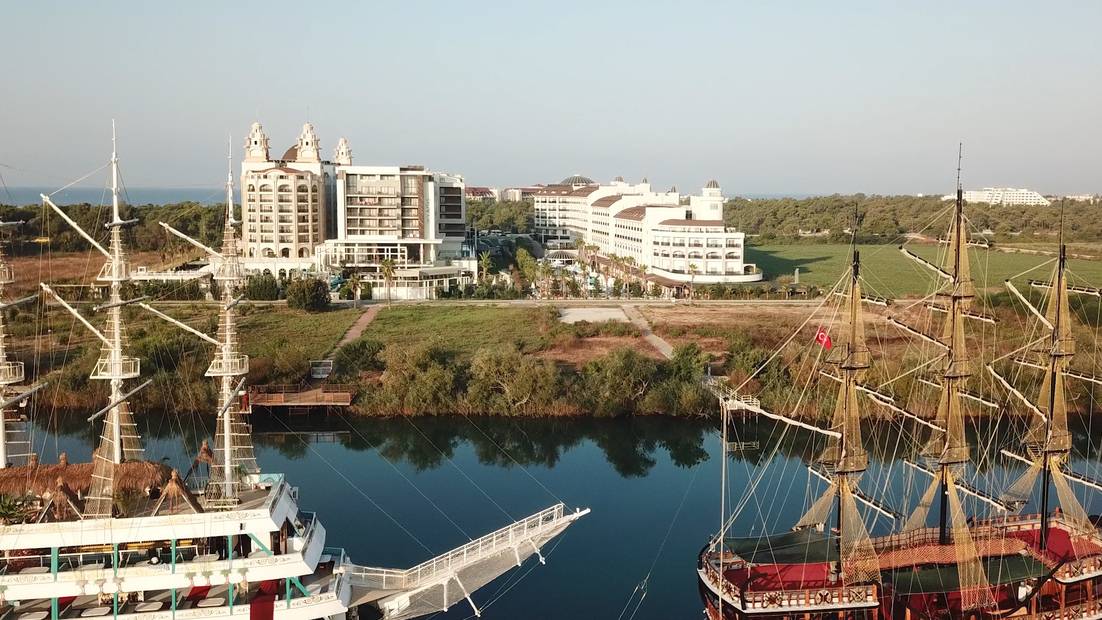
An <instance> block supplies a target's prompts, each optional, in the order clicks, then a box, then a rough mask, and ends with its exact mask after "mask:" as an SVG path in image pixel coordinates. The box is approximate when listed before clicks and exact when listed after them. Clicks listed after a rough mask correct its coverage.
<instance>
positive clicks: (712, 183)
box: [704, 179, 719, 189]
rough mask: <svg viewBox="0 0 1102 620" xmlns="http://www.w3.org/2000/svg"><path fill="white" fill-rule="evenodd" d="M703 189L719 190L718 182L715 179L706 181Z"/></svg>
mask: <svg viewBox="0 0 1102 620" xmlns="http://www.w3.org/2000/svg"><path fill="white" fill-rule="evenodd" d="M704 189H719V182H717V181H716V180H715V179H712V180H711V181H708V184H707V185H705V186H704Z"/></svg>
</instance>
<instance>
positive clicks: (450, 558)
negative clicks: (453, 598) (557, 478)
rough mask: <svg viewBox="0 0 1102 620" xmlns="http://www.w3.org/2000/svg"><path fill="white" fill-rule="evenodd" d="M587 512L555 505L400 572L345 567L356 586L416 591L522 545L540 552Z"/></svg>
mask: <svg viewBox="0 0 1102 620" xmlns="http://www.w3.org/2000/svg"><path fill="white" fill-rule="evenodd" d="M588 512H589V510H588V509H587V510H584V511H576V512H573V513H570V514H566V510H565V506H564V505H563V504H555V505H554V506H551V507H550V508H546V509H544V510H541V511H539V512H537V513H536V514H534V515H531V516H529V517H526V518H524V519H521V520H520V521H517V522H515V523H513V524H511V525H507V526H505V527H503V528H501V529H499V530H497V531H494V532H491V533H489V534H486V535H485V536H483V537H481V538H476V539H475V540H472V541H471V542H469V543H467V544H465V545H463V546H461V547H457V548H455V549H452V550H451V551H448V552H447V553H443V554H441V555H438V556H436V557H435V558H432V559H431V560H427V561H425V562H422V563H420V564H418V565H417V566H414V567H412V568H407V569H405V570H399V569H391V568H369V567H366V566H358V565H355V564H346V565H345V572H346V573H347V574H348V575H349V577H350V579H351V581H350V583H351V584H352V585H354V586H367V587H372V588H380V589H386V590H389V589H395V590H398V589H401V590H407V589H412V588H417V587H419V586H421V585H424V584H428V583H433V582H436V581H439V580H440V579H441V578H448V577H450V576H452V575H455V574H456V573H457V572H458V571H459V570H461V569H463V568H466V567H468V566H471V565H474V564H476V563H478V562H479V561H481V560H484V559H486V558H489V557H492V556H495V555H497V554H499V553H501V552H502V551H505V550H508V549H515V548H517V547H519V546H520V545H524V544H532V545H534V546H535V547H536V549H538V548H539V546H540V545H539V544H538V543H536V540H537V539H539V538H540V537H541V536H544V535H546V534H548V533H550V532H553V531H555V530H556V529H558V528H562V527H564V524H566V523H569V522H570V521H573V520H574V519H577V518H578V517H580V516H582V515H584V514H586V513H588Z"/></svg>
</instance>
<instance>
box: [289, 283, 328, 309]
mask: <svg viewBox="0 0 1102 620" xmlns="http://www.w3.org/2000/svg"><path fill="white" fill-rule="evenodd" d="M287 306H288V307H289V308H295V309H298V310H306V311H308V312H318V311H321V310H325V309H327V308H329V287H328V286H327V285H326V284H325V282H322V281H321V280H318V279H317V278H302V279H300V280H294V281H292V282H291V283H290V284H288V285H287Z"/></svg>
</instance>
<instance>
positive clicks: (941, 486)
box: [903, 147, 994, 609]
mask: <svg viewBox="0 0 1102 620" xmlns="http://www.w3.org/2000/svg"><path fill="white" fill-rule="evenodd" d="M962 153H963V147H961V149H960V150H959V151H958V154H957V196H956V202H955V204H954V205H953V218H952V222H951V223H950V225H949V235H948V251H947V253H946V256H945V259H944V261H943V263H942V266H941V267H938V268H937V270H938V271H939V272H940V274H941V275H942V277H943V278H945V280H946V282H945V283H944V284H943V289H942V290H941V291H939V293H938V296H939V297H942V298H943V299H945V304H946V305H945V306H943V307H940V308H939V309H940V310H941V311H943V312H945V314H946V317H945V322H944V324H943V327H942V333H941V335H940V337H939V338H937V339H936V340H935V342H937V344H938V345H939V346H940V347H941V348H942V350H943V359H944V362H943V364H942V371H941V382H940V386H939V388H940V389H939V397H938V406H937V414H936V416H935V418H934V421H933V426H934V428H935V431H934V432H933V435H932V436H931V437H930V439H929V441H928V442H927V443H926V445H925V447H924V448H923V450H922V455H923V456H924V457H926V458H927V459H930V460H931V461H933V462H934V463H936V465H937V467H936V469H935V470H934V471H933V472H931V473H932V475H933V480H932V481H931V484H930V486H929V487H928V488H927V490H926V493H925V494H923V496H922V499H921V500H920V501H919V504H918V506H917V507H916V508H915V510H914V512H913V513H912V514H911V517H910V518H909V519H908V520H907V523H906V524H905V525H904V528H903V530H904V531H911V530H916V529H920V528H923V527H925V521H926V517H927V515H928V512H929V510H930V507H931V506H932V504H933V502H934V496H935V494H937V496H938V498H939V500H940V501H939V504H940V506H939V514H938V529H937V531H938V542H939V544H941V545H946V546H949V545H951V546H952V548H953V553H954V556H955V559H956V564H957V569H958V575H959V584H960V591H961V593H962V600H961V606H962V608H963V609H975V608H980V607H987V606H989V605H991V604H993V603H994V596H993V595H992V593H991V587H990V585H989V582H988V580H987V573H986V571H985V570H984V567H983V564H982V563H981V562H980V560H979V555H978V553H977V551H976V545H975V541H974V540H973V538H972V534H971V531H970V526H969V524H968V520H967V517H966V515H965V513H964V508H963V506H962V504H961V501H960V495H959V493H958V486H959V485H958V483H957V482H956V476H957V474H958V473H959V471H960V470H961V469H962V468H963V466H964V464H965V463H967V462H969V460H970V459H971V449H970V446H969V445H968V440H967V437H966V436H965V432H964V408H963V404H962V395H963V394H965V393H967V392H966V390H965V387H964V384H965V383H966V382H967V381H968V380H969V379H970V378H971V377H972V376H973V369H972V358H971V356H970V354H969V347H968V343H967V341H966V340H965V336H964V334H965V332H964V322H965V320H966V319H968V318H973V317H982V315H977V314H976V313H974V312H972V310H971V306H972V301H973V300H974V298H975V296H976V291H975V286H974V284H973V282H972V276H971V269H970V267H969V263H968V254H967V247H968V231H967V228H966V226H967V222H966V220H965V219H964V191H963V189H962V186H961V182H960V169H961V168H960V161H961V155H962ZM960 488H963V489H964V490H966V491H967V490H968V488H967V486H964V487H960Z"/></svg>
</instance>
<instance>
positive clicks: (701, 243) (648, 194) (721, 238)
mask: <svg viewBox="0 0 1102 620" xmlns="http://www.w3.org/2000/svg"><path fill="white" fill-rule="evenodd" d="M533 200H534V203H535V225H536V231H537V234H538V235H539V236H540V237H541V238H542V239H543V240H544V244H545V245H546V246H547V247H548V248H573V247H576V246H577V245H578V244H579V243H581V244H584V246H586V247H589V248H595V249H594V250H593V252H594V253H595V254H596V257H595V260H596V261H597V262H603V261H607V260H609V258H610V257H612V256H618V257H622V258H630V259H631V261H632V262H633V263H634V269H636V270H637V271H638V272H639V274H638V275H639V276H640V277H642V278H644V279H645V280H647V281H648V282H650V283H652V284H658V285H659V286H660V287H662V288H663V289H665V290H666V291H667V292H669V293H676V292H677V291H678V290H679V289H681V288H683V287H685V286H687V285H689V284H690V283H695V284H713V283H738V282H757V281H759V280H761V279H762V274H761V271H759V270H758V269H757V267H756V266H755V265H753V264H750V263H746V262H744V251H745V234H744V233H742V232H739V231H736V230H734V229H731V228H728V227H727V226H726V225H725V224H724V222H723V193H722V191H721V189H720V187H719V183H717V182H716V181H709V182H708V183H707V184H706V185H705V186H704V188H703V189H702V190H701V193H700V195H698V196H686V197H683V196H681V194H679V193H678V191H677V188H676V187H671V188H670V189H669V190H668V191H665V192H661V191H654V190H652V189H651V185H650V183H649V182H648V181H647V179H643V180H642V181H641V182H639V183H629V182H627V181H625V180H624V179H623V178H622V177H616V179H614V180H613V181H612V182H611V183H608V184H600V183H597V182H595V181H593V180H592V179H590V178H588V177H584V176H581V175H574V176H570V177H567V178H565V179H563V180H562V181H561V182H559V183H556V184H553V185H547V186H545V187H543V188H540V189H539V190H538V191H536V193H535V195H534V197H533Z"/></svg>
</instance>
